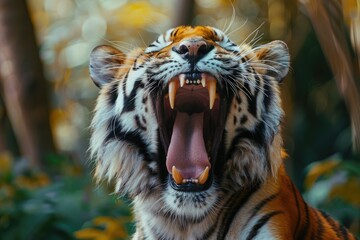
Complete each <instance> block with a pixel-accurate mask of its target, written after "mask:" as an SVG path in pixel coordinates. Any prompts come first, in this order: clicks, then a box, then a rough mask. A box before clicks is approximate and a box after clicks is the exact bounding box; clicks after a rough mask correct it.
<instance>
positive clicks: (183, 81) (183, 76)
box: [179, 74, 185, 87]
mask: <svg viewBox="0 0 360 240" xmlns="http://www.w3.org/2000/svg"><path fill="white" fill-rule="evenodd" d="M179 80H180V87H183V86H184V85H185V74H180V75H179Z"/></svg>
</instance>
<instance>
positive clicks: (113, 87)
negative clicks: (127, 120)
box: [107, 81, 118, 106]
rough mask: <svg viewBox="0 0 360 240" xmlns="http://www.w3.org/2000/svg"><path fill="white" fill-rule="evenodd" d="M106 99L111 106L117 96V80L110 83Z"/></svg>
mask: <svg viewBox="0 0 360 240" xmlns="http://www.w3.org/2000/svg"><path fill="white" fill-rule="evenodd" d="M107 94H108V101H109V104H110V105H111V106H113V105H114V104H115V102H116V99H117V97H118V82H117V81H115V82H113V83H112V84H111V86H110V90H109V91H108V93H107Z"/></svg>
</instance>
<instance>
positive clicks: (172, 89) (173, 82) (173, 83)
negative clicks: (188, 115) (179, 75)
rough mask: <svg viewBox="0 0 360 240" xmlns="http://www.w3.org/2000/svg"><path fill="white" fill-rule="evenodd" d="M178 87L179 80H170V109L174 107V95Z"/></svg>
mask: <svg viewBox="0 0 360 240" xmlns="http://www.w3.org/2000/svg"><path fill="white" fill-rule="evenodd" d="M178 88H179V81H177V80H171V81H170V83H169V102H170V107H171V109H174V106H175V96H176V91H177V89H178Z"/></svg>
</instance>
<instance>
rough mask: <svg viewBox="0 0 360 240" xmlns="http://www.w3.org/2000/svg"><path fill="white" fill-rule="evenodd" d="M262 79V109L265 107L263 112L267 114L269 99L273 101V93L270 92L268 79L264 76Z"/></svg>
mask: <svg viewBox="0 0 360 240" xmlns="http://www.w3.org/2000/svg"><path fill="white" fill-rule="evenodd" d="M263 79H264V100H263V104H264V107H265V111H266V112H268V111H269V106H270V101H271V99H273V97H274V93H273V91H272V88H271V85H270V80H269V78H268V77H267V76H264V77H263Z"/></svg>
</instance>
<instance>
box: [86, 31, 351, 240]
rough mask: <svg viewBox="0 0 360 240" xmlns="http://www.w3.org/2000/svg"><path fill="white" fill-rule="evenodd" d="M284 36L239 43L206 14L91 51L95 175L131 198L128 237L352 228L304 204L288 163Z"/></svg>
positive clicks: (253, 235)
mask: <svg viewBox="0 0 360 240" xmlns="http://www.w3.org/2000/svg"><path fill="white" fill-rule="evenodd" d="M289 65H290V56H289V51H288V48H287V45H286V44H285V43H284V42H283V41H280V40H274V41H272V42H269V43H266V44H262V45H258V46H254V45H251V44H246V43H241V44H235V43H234V42H233V41H232V40H230V39H229V37H228V36H227V35H226V34H225V33H224V32H223V31H221V30H219V29H217V28H214V27H210V26H179V27H175V28H172V29H169V30H167V31H166V32H165V33H163V34H161V35H160V36H159V37H158V38H157V39H156V40H155V41H154V42H153V43H151V44H150V45H148V46H147V47H146V48H136V49H134V50H132V51H130V52H129V53H127V54H125V53H123V52H122V51H120V50H118V49H116V48H115V47H112V46H108V45H100V46H98V47H96V48H94V49H93V51H92V52H91V54H90V60H89V72H90V77H91V79H92V80H93V82H94V83H95V85H96V86H97V87H99V89H100V90H99V95H98V98H97V101H96V106H95V109H94V113H93V118H92V121H91V125H90V129H91V137H90V144H89V145H90V154H91V159H92V160H93V164H94V168H95V169H94V177H95V179H97V180H98V181H99V182H101V181H108V182H114V192H115V193H116V194H118V195H119V196H123V195H126V196H128V197H129V198H130V199H131V201H132V207H133V213H134V220H135V226H136V227H135V228H136V229H135V233H134V234H133V236H132V239H135V240H138V239H148V240H150V239H156V240H158V239H163V240H165V239H172V240H192V239H194V240H195V239H197V240H200V239H216V240H221V239H245V240H248V239H267V240H269V239H355V237H354V236H353V235H352V234H351V233H350V232H348V230H347V229H346V228H345V227H343V226H341V225H340V224H339V223H338V222H337V221H335V220H334V219H332V218H331V217H330V216H329V215H327V214H326V213H324V212H322V211H319V210H316V209H314V208H312V207H310V206H309V205H308V204H307V203H306V202H305V201H304V200H303V198H302V196H301V194H300V192H299V191H298V190H297V189H296V187H295V186H294V184H293V182H292V181H291V179H290V178H289V176H288V175H287V173H286V171H285V166H284V159H285V158H286V155H287V154H286V152H285V151H284V150H283V149H284V147H283V140H282V137H281V123H282V119H283V115H284V111H283V109H282V107H281V98H280V92H279V89H280V85H281V83H282V81H283V79H284V78H285V76H286V75H287V73H288V71H289Z"/></svg>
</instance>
